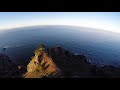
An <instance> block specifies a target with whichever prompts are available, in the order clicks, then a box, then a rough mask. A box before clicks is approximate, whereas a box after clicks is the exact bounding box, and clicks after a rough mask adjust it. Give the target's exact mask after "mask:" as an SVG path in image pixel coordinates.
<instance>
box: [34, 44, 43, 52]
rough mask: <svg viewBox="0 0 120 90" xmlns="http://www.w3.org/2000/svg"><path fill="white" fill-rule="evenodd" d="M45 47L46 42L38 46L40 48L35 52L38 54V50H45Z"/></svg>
mask: <svg viewBox="0 0 120 90" xmlns="http://www.w3.org/2000/svg"><path fill="white" fill-rule="evenodd" d="M44 49H45V45H44V44H40V45H39V46H38V48H37V49H36V50H35V51H34V54H38V52H39V51H40V50H44Z"/></svg>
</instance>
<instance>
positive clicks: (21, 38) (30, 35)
mask: <svg viewBox="0 0 120 90" xmlns="http://www.w3.org/2000/svg"><path fill="white" fill-rule="evenodd" d="M40 43H44V44H45V45H46V46H47V47H53V46H56V45H60V46H62V47H64V48H65V49H69V51H71V52H73V53H79V54H85V56H86V57H87V58H88V59H90V61H91V62H92V63H95V64H97V63H99V64H101V65H113V66H120V34H118V33H113V32H108V31H104V30H103V31H102V30H97V29H92V28H84V27H73V26H34V27H24V28H16V29H11V30H8V31H1V32H0V53H4V54H6V55H8V56H10V58H11V59H12V60H13V61H15V62H16V63H18V64H22V63H28V62H29V60H30V58H31V56H33V55H34V53H33V52H34V50H35V49H36V48H37V46H38V45H39V44H40ZM4 47H6V48H7V49H6V50H3V48H4Z"/></svg>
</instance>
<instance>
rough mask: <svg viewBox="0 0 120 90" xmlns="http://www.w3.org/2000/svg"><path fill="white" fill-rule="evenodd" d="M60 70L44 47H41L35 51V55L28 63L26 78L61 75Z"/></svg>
mask: <svg viewBox="0 0 120 90" xmlns="http://www.w3.org/2000/svg"><path fill="white" fill-rule="evenodd" d="M59 74H60V70H59V69H58V67H57V66H56V64H55V63H54V62H53V60H52V58H51V57H49V56H48V53H47V51H46V50H45V48H44V47H39V48H38V49H37V50H36V51H35V56H34V57H32V60H31V61H30V63H29V64H28V65H27V73H26V74H25V75H24V77H25V78H41V77H60V76H59Z"/></svg>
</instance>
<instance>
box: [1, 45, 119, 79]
mask: <svg viewBox="0 0 120 90" xmlns="http://www.w3.org/2000/svg"><path fill="white" fill-rule="evenodd" d="M34 54H35V55H34V56H33V57H32V58H31V60H30V62H29V63H28V65H27V67H26V66H24V65H19V66H17V65H16V64H15V63H13V62H12V61H11V60H10V58H9V57H8V56H6V55H4V54H0V78H120V68H117V67H113V66H101V67H100V66H99V67H98V66H97V65H93V64H91V63H90V60H88V59H87V58H86V56H85V55H84V54H82V55H79V54H77V55H75V54H73V53H71V52H69V51H68V50H65V49H64V48H61V47H59V46H57V47H53V48H45V46H44V45H42V46H40V47H39V48H38V49H37V50H35V52H34Z"/></svg>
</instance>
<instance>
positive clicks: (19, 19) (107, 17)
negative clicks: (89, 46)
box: [0, 12, 120, 33]
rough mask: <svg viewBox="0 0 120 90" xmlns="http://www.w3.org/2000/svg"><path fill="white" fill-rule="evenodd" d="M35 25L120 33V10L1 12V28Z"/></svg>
mask: <svg viewBox="0 0 120 90" xmlns="http://www.w3.org/2000/svg"><path fill="white" fill-rule="evenodd" d="M35 25H73V26H83V27H91V28H98V29H104V30H108V31H112V32H118V33H120V12H0V30H2V31H4V30H7V29H11V28H16V27H24V26H35Z"/></svg>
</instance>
